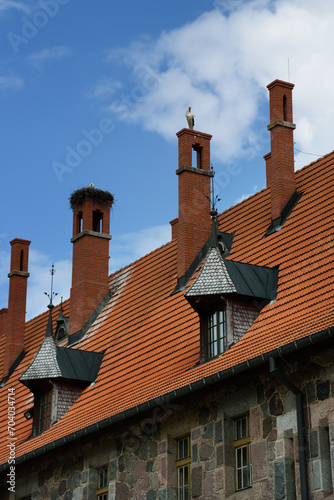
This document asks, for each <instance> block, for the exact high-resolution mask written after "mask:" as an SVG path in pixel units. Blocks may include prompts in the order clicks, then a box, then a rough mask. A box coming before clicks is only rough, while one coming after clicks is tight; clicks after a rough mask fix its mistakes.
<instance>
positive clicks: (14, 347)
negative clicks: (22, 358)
mask: <svg viewBox="0 0 334 500" xmlns="http://www.w3.org/2000/svg"><path fill="white" fill-rule="evenodd" d="M30 243H31V242H30V241H27V240H21V239H19V238H15V239H14V240H12V241H11V242H10V244H11V247H12V248H11V260H10V273H9V274H8V277H9V294H8V309H7V312H4V313H3V314H4V318H3V319H2V325H3V326H4V328H5V331H6V348H5V356H4V368H3V376H6V375H8V371H9V369H10V367H11V365H12V364H13V363H14V361H15V360H16V358H17V357H18V356H19V354H20V353H21V352H22V351H23V349H24V331H25V318H26V299H27V280H28V277H29V273H28V258H29V245H30ZM2 311H6V309H2Z"/></svg>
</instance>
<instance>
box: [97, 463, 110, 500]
mask: <svg viewBox="0 0 334 500" xmlns="http://www.w3.org/2000/svg"><path fill="white" fill-rule="evenodd" d="M101 472H102V473H103V472H105V473H106V484H102V485H101V483H100V474H101ZM108 488H109V467H108V466H105V467H101V468H100V469H99V470H98V471H97V489H96V499H97V500H108Z"/></svg>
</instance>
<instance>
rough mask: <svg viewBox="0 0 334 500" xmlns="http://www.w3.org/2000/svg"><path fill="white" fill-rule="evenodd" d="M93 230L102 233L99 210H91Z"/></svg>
mask: <svg viewBox="0 0 334 500" xmlns="http://www.w3.org/2000/svg"><path fill="white" fill-rule="evenodd" d="M93 231H96V232H97V233H102V212H100V210H95V211H94V212H93Z"/></svg>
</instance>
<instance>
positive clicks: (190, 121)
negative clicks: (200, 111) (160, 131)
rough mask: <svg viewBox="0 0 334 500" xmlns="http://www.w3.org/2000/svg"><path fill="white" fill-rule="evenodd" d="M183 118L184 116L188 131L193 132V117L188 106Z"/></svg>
mask: <svg viewBox="0 0 334 500" xmlns="http://www.w3.org/2000/svg"><path fill="white" fill-rule="evenodd" d="M185 116H186V119H187V122H188V126H189V128H190V130H193V128H194V125H195V115H193V114H192V112H191V106H189V108H188V109H187V111H186V115H185Z"/></svg>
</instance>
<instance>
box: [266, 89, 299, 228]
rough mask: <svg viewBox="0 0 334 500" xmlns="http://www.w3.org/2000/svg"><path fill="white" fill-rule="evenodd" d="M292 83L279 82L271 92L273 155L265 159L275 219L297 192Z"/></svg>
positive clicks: (272, 211)
mask: <svg viewBox="0 0 334 500" xmlns="http://www.w3.org/2000/svg"><path fill="white" fill-rule="evenodd" d="M293 87H294V85H293V84H292V83H288V82H283V81H281V80H275V81H273V82H272V83H270V84H269V85H268V86H267V88H268V90H269V107H270V124H269V125H268V130H270V142H271V153H269V154H267V155H265V157H264V158H265V160H266V172H267V174H266V177H267V187H269V186H270V190H271V219H272V221H275V220H276V219H279V218H280V216H281V213H282V210H283V209H284V207H285V206H286V204H287V203H288V201H289V200H290V198H291V196H292V195H293V194H294V193H295V191H296V181H295V173H294V145H293V131H294V129H295V128H296V125H295V124H294V123H293V114H292V89H293Z"/></svg>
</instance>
